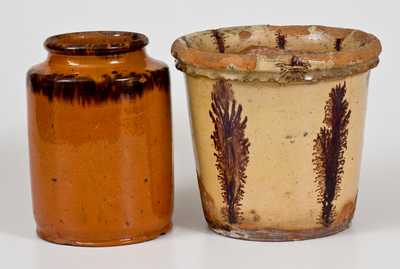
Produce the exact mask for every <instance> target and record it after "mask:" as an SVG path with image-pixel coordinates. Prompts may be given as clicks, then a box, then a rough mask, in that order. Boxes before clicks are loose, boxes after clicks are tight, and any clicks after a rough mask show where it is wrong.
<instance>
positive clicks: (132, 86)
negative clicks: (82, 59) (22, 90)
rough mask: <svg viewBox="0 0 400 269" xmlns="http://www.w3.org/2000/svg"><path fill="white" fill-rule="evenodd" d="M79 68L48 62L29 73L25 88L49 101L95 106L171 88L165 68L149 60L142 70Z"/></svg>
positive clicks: (30, 70)
mask: <svg viewBox="0 0 400 269" xmlns="http://www.w3.org/2000/svg"><path fill="white" fill-rule="evenodd" d="M81 67H82V68H81ZM81 67H77V68H75V69H71V68H66V67H64V66H58V65H55V64H51V63H49V61H46V62H44V63H41V64H39V65H35V66H33V67H32V68H31V69H29V71H28V74H27V88H28V89H30V90H31V91H32V92H33V93H38V94H41V95H45V96H47V97H48V98H49V100H53V99H56V98H60V99H63V100H67V101H70V102H73V101H74V100H75V99H77V100H79V102H80V103H91V102H95V103H98V102H104V101H107V100H115V101H118V100H120V99H121V98H122V97H127V98H130V99H131V98H137V97H140V96H142V95H143V93H144V92H145V91H146V90H151V89H154V88H157V89H163V90H166V91H169V87H170V80H169V70H168V66H167V65H166V64H164V63H162V62H161V61H158V60H155V59H152V58H150V57H149V58H146V59H145V61H144V64H143V65H142V66H135V65H134V63H133V64H132V63H131V64H120V65H118V66H117V68H116V67H115V66H113V65H112V64H111V65H107V66H102V68H87V67H86V68H85V67H84V66H81Z"/></svg>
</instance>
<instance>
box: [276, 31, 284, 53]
mask: <svg viewBox="0 0 400 269" xmlns="http://www.w3.org/2000/svg"><path fill="white" fill-rule="evenodd" d="M275 42H276V47H277V48H278V49H282V50H283V49H285V46H286V35H283V34H282V33H281V32H276V33H275Z"/></svg>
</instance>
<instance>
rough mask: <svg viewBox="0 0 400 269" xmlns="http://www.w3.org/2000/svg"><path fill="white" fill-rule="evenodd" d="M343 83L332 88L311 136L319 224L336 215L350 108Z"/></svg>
mask: <svg viewBox="0 0 400 269" xmlns="http://www.w3.org/2000/svg"><path fill="white" fill-rule="evenodd" d="M345 95H346V82H344V83H343V84H340V83H339V84H338V85H336V87H334V88H332V90H331V92H330V94H329V100H328V101H327V102H326V105H325V118H324V120H323V123H324V125H325V126H323V127H321V129H320V132H319V134H318V135H317V137H316V138H315V139H314V147H313V149H314V152H313V160H312V161H313V164H314V172H315V174H316V179H315V182H316V183H317V193H318V203H320V204H321V205H322V213H321V215H320V216H319V217H318V223H320V224H322V225H323V226H325V227H328V226H330V225H331V224H332V223H333V222H334V219H335V217H336V207H335V205H334V201H335V200H336V199H337V198H338V197H339V194H340V190H341V189H340V183H341V182H342V177H343V173H344V170H343V166H344V164H345V158H344V153H345V151H346V149H347V135H348V129H347V126H348V124H349V119H350V115H351V110H349V103H348V102H347V100H346V99H345Z"/></svg>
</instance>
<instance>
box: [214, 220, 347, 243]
mask: <svg viewBox="0 0 400 269" xmlns="http://www.w3.org/2000/svg"><path fill="white" fill-rule="evenodd" d="M349 227H350V221H348V222H345V223H343V224H340V225H338V226H334V227H327V228H317V229H308V230H293V231H288V230H277V229H265V230H242V229H236V228H232V229H230V230H227V229H225V228H222V227H213V226H212V225H209V228H210V229H211V230H212V231H213V232H215V233H217V234H220V235H223V236H226V237H231V238H235V239H242V240H249V241H269V242H283V241H298V240H307V239H314V238H320V237H325V236H329V235H333V234H336V233H339V232H341V231H344V230H346V229H347V228H349Z"/></svg>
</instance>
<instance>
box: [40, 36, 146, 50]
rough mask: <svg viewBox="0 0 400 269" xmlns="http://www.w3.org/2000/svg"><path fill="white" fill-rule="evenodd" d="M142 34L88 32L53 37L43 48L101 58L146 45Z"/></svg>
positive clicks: (47, 40) (48, 39)
mask: <svg viewBox="0 0 400 269" xmlns="http://www.w3.org/2000/svg"><path fill="white" fill-rule="evenodd" d="M148 42H149V41H148V39H147V37H146V36H145V35H144V34H141V33H135V32H124V31H88V32H74V33H65V34H60V35H54V36H51V37H49V38H47V39H46V41H45V42H44V46H45V48H46V49H47V50H48V51H50V52H52V53H56V54H64V55H79V56H84V55H86V56H88V55H89V56H90V55H96V56H102V55H112V54H120V53H127V52H132V51H136V50H139V49H142V48H143V47H145V46H146V45H147V44H148Z"/></svg>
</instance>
